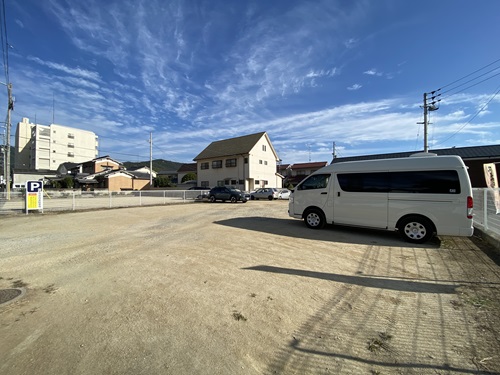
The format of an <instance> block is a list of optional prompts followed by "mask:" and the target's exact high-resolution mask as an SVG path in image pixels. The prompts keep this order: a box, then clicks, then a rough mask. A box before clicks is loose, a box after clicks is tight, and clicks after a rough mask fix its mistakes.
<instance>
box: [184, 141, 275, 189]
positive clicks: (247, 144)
mask: <svg viewBox="0 0 500 375" xmlns="http://www.w3.org/2000/svg"><path fill="white" fill-rule="evenodd" d="M193 160H194V161H196V164H197V180H198V185H199V186H203V187H214V186H232V187H235V188H238V189H241V190H246V191H250V190H253V189H257V188H261V187H276V188H281V187H282V176H280V175H279V174H278V173H277V162H278V161H279V158H278V155H277V154H276V151H275V150H274V147H273V145H272V143H271V140H270V139H269V136H268V135H267V133H266V132H261V133H256V134H250V135H246V136H242V137H236V138H230V139H225V140H222V141H216V142H212V143H211V144H210V145H209V146H208V147H207V148H205V149H204V150H203V151H202V152H201V153H200V154H199V155H198V156H196V157H195V158H194V159H193Z"/></svg>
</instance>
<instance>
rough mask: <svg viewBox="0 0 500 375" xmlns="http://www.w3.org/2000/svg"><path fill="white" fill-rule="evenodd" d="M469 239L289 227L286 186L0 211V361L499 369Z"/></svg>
mask: <svg viewBox="0 0 500 375" xmlns="http://www.w3.org/2000/svg"><path fill="white" fill-rule="evenodd" d="M478 246H482V245H481V243H480V242H478V240H475V239H464V238H455V237H442V238H440V239H436V240H434V241H433V242H431V243H430V244H427V245H418V246H414V245H409V244H407V243H404V242H402V241H401V240H400V239H399V238H398V237H397V235H396V234H394V233H385V232H375V231H367V230H362V229H352V228H339V227H331V226H330V227H327V228H326V229H324V230H321V231H315V230H311V229H308V228H306V227H305V225H304V223H303V222H301V221H299V220H294V219H291V218H289V217H288V216H287V202H286V201H274V202H268V201H251V202H248V203H246V204H242V203H238V204H231V203H216V204H211V203H195V204H186V205H175V206H156V207H139V208H129V209H116V210H100V211H89V212H72V213H58V214H43V215H42V214H37V213H31V214H30V215H28V216H26V215H14V216H3V217H0V289H9V288H21V289H22V290H24V291H25V294H24V296H22V297H21V298H19V299H17V300H15V301H13V302H11V303H8V304H3V305H0V374H10V375H16V374H30V375H31V374H58V375H59V374H72V375H73V374H85V375H87V374H88V375H91V374H92V375H95V374H231V375H234V374H490V373H500V316H499V315H500V314H499V313H498V311H500V310H499V308H500V293H499V290H500V268H499V266H498V265H497V264H496V263H495V262H494V261H492V260H491V259H490V258H489V257H488V256H487V255H486V254H485V253H484V252H483V251H481V249H480V248H479V247H478Z"/></svg>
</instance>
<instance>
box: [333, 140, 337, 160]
mask: <svg viewBox="0 0 500 375" xmlns="http://www.w3.org/2000/svg"><path fill="white" fill-rule="evenodd" d="M332 156H333V160H335V159H337V150H336V149H335V142H333V152H332Z"/></svg>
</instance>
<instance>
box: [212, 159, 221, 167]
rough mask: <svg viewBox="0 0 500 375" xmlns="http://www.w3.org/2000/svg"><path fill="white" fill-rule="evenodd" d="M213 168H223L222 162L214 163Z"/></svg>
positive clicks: (216, 161)
mask: <svg viewBox="0 0 500 375" xmlns="http://www.w3.org/2000/svg"><path fill="white" fill-rule="evenodd" d="M212 168H213V169H217V168H222V160H214V161H212Z"/></svg>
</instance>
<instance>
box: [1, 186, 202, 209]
mask: <svg viewBox="0 0 500 375" xmlns="http://www.w3.org/2000/svg"><path fill="white" fill-rule="evenodd" d="M206 193H207V191H205V190H204V191H200V190H145V191H120V192H116V191H112V192H111V191H110V192H108V191H98V192H96V191H81V190H65V191H55V190H44V192H43V211H75V210H89V209H98V208H118V207H134V206H152V205H164V204H176V203H188V202H196V201H199V200H201V198H202V195H203V194H206ZM8 198H9V197H7V193H0V214H2V213H4V214H5V213H25V212H26V195H25V193H24V192H11V193H10V199H8Z"/></svg>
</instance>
